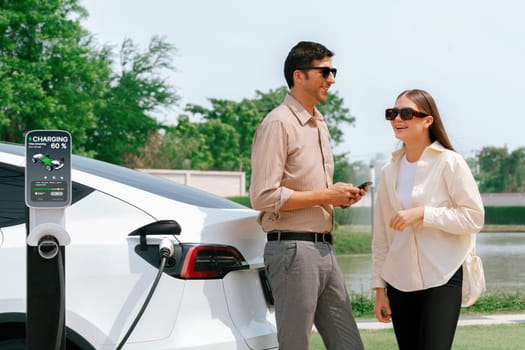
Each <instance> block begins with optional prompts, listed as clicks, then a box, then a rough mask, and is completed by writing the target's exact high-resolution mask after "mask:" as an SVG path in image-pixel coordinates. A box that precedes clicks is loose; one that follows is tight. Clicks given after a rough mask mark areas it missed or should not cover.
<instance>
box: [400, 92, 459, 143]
mask: <svg viewBox="0 0 525 350" xmlns="http://www.w3.org/2000/svg"><path fill="white" fill-rule="evenodd" d="M401 96H405V97H407V98H408V99H409V100H410V101H412V102H414V103H415V104H416V106H417V108H418V110H419V111H420V112H423V113H425V114H428V115H431V116H432V117H434V122H433V123H432V125H430V128H429V129H428V132H429V134H430V141H432V142H434V141H438V142H439V143H440V144H441V145H443V147H445V148H447V149H449V150H451V151H455V149H454V147H453V146H452V143H450V140H449V138H448V135H447V132H446V131H445V126H444V125H443V121H442V120H441V116H440V115H439V110H438V108H437V105H436V102H435V101H434V99H433V98H432V96H431V95H430V94H429V93H428V92H426V91H424V90H419V89H412V90H405V91H403V92H402V93H400V94H399V96H398V97H397V100H399V98H400V97H401Z"/></svg>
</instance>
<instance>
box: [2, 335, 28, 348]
mask: <svg viewBox="0 0 525 350" xmlns="http://www.w3.org/2000/svg"><path fill="white" fill-rule="evenodd" d="M25 348H26V340H25V339H23V338H17V339H5V340H0V350H25Z"/></svg>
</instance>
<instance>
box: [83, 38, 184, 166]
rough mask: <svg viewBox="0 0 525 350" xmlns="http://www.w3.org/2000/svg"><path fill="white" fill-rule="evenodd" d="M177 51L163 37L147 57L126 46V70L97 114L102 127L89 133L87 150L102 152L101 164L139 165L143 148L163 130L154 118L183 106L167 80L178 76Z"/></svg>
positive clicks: (123, 63) (108, 91)
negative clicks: (172, 73)
mask: <svg viewBox="0 0 525 350" xmlns="http://www.w3.org/2000/svg"><path fill="white" fill-rule="evenodd" d="M174 51H175V47H174V46H173V45H171V44H169V43H167V42H166V41H165V40H164V39H163V38H160V37H153V38H152V40H151V42H150V44H149V47H148V49H147V50H146V51H145V52H139V49H138V48H137V46H136V45H135V44H134V43H133V42H132V41H131V40H130V39H126V40H125V41H124V42H123V43H122V47H121V49H120V55H119V57H120V69H119V70H118V73H114V74H112V76H111V78H110V79H108V80H107V81H106V86H105V91H106V94H105V95H104V99H105V102H106V103H105V105H102V106H99V108H97V110H96V115H97V124H96V126H94V127H93V128H89V129H88V132H87V134H88V141H87V147H88V148H89V149H93V150H97V155H96V158H97V159H100V160H104V161H107V162H111V163H115V164H121V165H128V166H136V165H137V164H135V163H136V159H137V155H138V154H139V151H138V150H139V148H141V147H144V145H145V144H146V143H147V142H148V139H149V138H150V137H153V139H155V136H154V134H155V133H156V132H158V130H159V129H160V127H161V126H160V124H159V122H158V121H157V120H156V119H155V117H154V112H156V111H159V108H161V107H169V106H171V105H174V104H175V103H176V102H177V100H178V96H177V94H176V92H175V90H174V89H173V88H172V87H171V86H170V84H169V83H168V81H167V78H166V75H165V74H164V73H165V72H167V71H173V70H174V67H173V64H172V57H171V56H172V54H173V53H174Z"/></svg>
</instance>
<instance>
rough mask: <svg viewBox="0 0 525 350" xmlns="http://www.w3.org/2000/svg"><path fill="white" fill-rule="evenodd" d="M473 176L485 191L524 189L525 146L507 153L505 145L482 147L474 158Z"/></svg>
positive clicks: (472, 161)
mask: <svg viewBox="0 0 525 350" xmlns="http://www.w3.org/2000/svg"><path fill="white" fill-rule="evenodd" d="M469 163H470V164H471V165H472V164H474V167H475V169H474V174H475V178H476V180H477V181H478V183H479V189H480V191H481V192H485V193H498V192H523V191H524V190H525V148H524V147H521V148H518V149H516V150H514V151H512V152H511V153H509V151H508V149H507V147H492V146H488V147H483V148H482V149H481V151H479V152H478V153H477V154H476V158H475V159H474V160H470V161H469Z"/></svg>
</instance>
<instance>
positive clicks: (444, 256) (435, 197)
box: [372, 142, 485, 291]
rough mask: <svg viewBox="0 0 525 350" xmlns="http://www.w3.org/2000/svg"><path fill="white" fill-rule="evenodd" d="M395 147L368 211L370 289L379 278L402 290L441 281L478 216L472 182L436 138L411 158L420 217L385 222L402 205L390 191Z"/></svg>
mask: <svg viewBox="0 0 525 350" xmlns="http://www.w3.org/2000/svg"><path fill="white" fill-rule="evenodd" d="M404 153H405V150H404V149H401V150H399V151H397V152H394V153H393V157H392V160H391V162H390V163H388V164H387V165H385V167H384V168H383V169H382V171H381V184H380V188H379V191H378V195H377V202H376V206H375V213H374V238H373V242H372V265H373V268H372V288H382V287H385V286H386V284H385V282H387V283H389V284H390V285H392V286H393V287H395V288H397V289H399V290H402V291H414V290H421V289H427V288H431V287H437V286H440V285H443V284H445V283H446V282H447V281H448V280H449V279H450V278H451V277H452V275H453V274H454V273H455V272H456V271H457V269H458V268H459V267H460V266H461V264H462V263H463V261H464V260H465V257H466V256H467V253H468V252H469V251H470V249H472V243H474V244H475V235H474V233H477V232H479V231H480V230H481V228H482V226H483V221H484V213H485V212H484V208H483V203H482V201H481V195H480V193H479V189H478V186H477V184H476V181H475V180H474V177H473V176H472V173H471V171H470V169H469V167H468V165H467V163H466V162H465V160H464V159H463V158H462V157H461V156H460V155H459V154H458V153H456V152H453V151H450V150H447V149H445V148H444V147H443V146H442V145H441V144H439V143H438V142H434V143H433V144H432V145H430V146H428V147H427V148H426V149H425V151H424V152H423V154H422V156H421V158H420V159H419V161H418V162H417V168H416V179H415V182H414V188H413V190H412V207H419V206H424V207H425V212H424V218H423V222H422V223H421V224H418V225H413V226H409V227H408V228H407V229H405V230H404V231H403V232H399V231H394V230H393V229H391V228H390V227H389V221H390V218H391V217H392V216H393V215H394V214H395V213H396V212H398V211H400V210H402V207H401V203H400V201H399V199H398V197H397V193H396V183H397V176H398V173H399V165H400V162H401V158H402V157H403V155H404Z"/></svg>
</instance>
